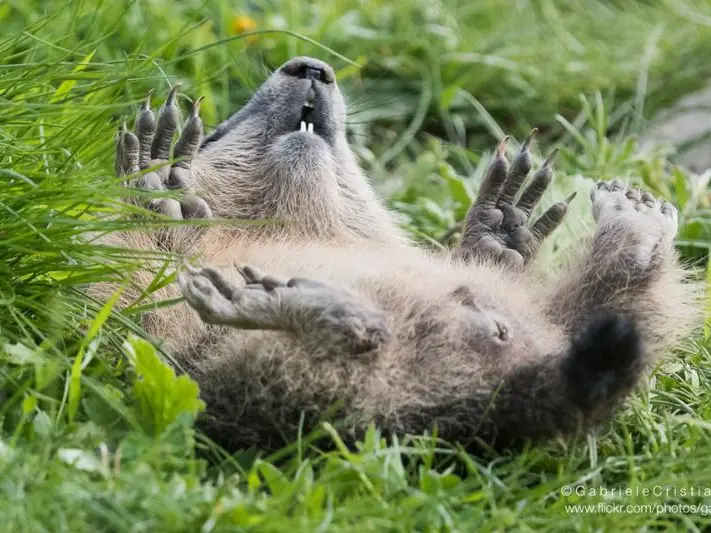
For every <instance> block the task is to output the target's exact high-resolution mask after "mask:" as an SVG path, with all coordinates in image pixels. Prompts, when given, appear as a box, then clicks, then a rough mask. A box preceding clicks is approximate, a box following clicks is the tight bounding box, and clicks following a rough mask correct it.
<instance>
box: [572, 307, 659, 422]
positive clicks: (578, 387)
mask: <svg viewBox="0 0 711 533" xmlns="http://www.w3.org/2000/svg"><path fill="white" fill-rule="evenodd" d="M645 362H646V357H645V353H644V346H643V343H642V338H641V334H640V332H639V329H638V328H637V327H636V325H635V324H634V322H633V321H632V320H631V319H630V318H628V317H626V316H624V315H620V314H617V313H604V314H601V315H598V316H597V317H595V319H593V321H592V322H591V323H590V324H589V325H588V327H587V328H586V329H585V330H584V331H583V333H582V334H581V335H580V336H579V337H578V338H577V339H574V340H573V343H572V346H571V349H570V352H569V353H568V355H567V356H566V357H565V358H564V359H563V365H562V366H563V375H562V377H563V379H564V381H565V382H566V384H567V389H568V395H569V397H570V400H571V401H572V403H573V404H574V405H575V406H576V407H577V408H578V409H580V411H581V412H582V413H583V415H584V417H585V419H586V420H587V421H588V422H590V423H596V422H598V421H600V420H601V419H604V418H606V417H607V416H608V414H610V411H612V409H614V408H615V406H616V405H617V404H618V403H619V402H620V400H622V399H623V397H624V396H626V395H627V394H628V393H629V392H630V391H631V390H632V389H633V388H634V386H635V385H636V384H637V382H638V381H639V379H640V376H641V374H642V372H643V371H644V364H645Z"/></svg>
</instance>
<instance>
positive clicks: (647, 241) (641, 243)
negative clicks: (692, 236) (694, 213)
mask: <svg viewBox="0 0 711 533" xmlns="http://www.w3.org/2000/svg"><path fill="white" fill-rule="evenodd" d="M590 196H591V199H592V207H593V217H594V218H595V221H596V222H597V225H598V239H597V240H596V245H597V246H602V247H604V248H605V250H607V251H609V249H610V247H616V248H619V247H620V246H624V247H625V252H626V254H625V256H626V257H628V258H630V259H632V260H633V261H634V264H631V265H629V267H637V268H642V269H643V270H645V269H647V268H648V267H649V266H650V265H654V264H657V263H658V261H657V260H658V259H659V258H660V257H661V256H663V255H664V254H666V253H668V252H669V251H670V250H672V249H673V246H674V237H675V236H676V233H677V230H678V228H679V219H678V213H677V210H676V208H675V207H674V206H673V205H672V204H670V203H669V202H666V201H661V200H657V199H656V198H655V197H654V196H653V195H652V194H650V193H648V192H642V191H640V190H639V189H636V188H629V187H627V186H625V184H624V183H622V182H621V181H620V180H614V181H599V182H597V184H596V185H595V187H593V189H592V191H591V193H590Z"/></svg>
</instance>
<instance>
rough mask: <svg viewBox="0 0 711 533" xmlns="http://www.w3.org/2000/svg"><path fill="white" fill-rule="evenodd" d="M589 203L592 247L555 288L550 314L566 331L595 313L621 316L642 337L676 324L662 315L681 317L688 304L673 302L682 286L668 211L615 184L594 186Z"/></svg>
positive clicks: (673, 224) (674, 225)
mask: <svg viewBox="0 0 711 533" xmlns="http://www.w3.org/2000/svg"><path fill="white" fill-rule="evenodd" d="M592 203H593V216H594V217H595V220H596V221H597V229H596V232H595V235H594V237H593V243H592V247H591V249H590V252H589V254H588V256H587V257H586V258H585V260H584V262H583V264H582V265H581V266H580V267H579V268H575V269H573V271H572V274H571V276H570V278H568V279H567V280H566V281H565V282H563V283H562V284H561V286H559V288H558V290H557V292H556V294H555V295H554V296H553V298H552V302H551V304H550V305H551V313H552V314H553V315H554V316H557V317H558V319H559V320H560V321H561V322H562V323H563V324H564V325H565V326H567V328H568V329H569V330H570V331H576V330H577V328H578V326H580V325H581V324H582V323H584V322H585V321H586V320H587V319H588V316H589V315H590V314H591V313H595V312H597V311H612V312H618V313H624V314H627V315H628V316H631V317H634V318H636V319H638V321H639V322H640V326H642V327H643V328H644V329H645V330H646V331H648V332H651V331H654V330H657V331H661V330H665V329H666V328H667V327H668V326H667V324H671V323H675V322H678V321H679V320H680V318H677V317H674V316H668V317H666V316H665V315H666V314H669V313H674V312H676V313H677V314H680V315H683V311H684V309H683V305H684V304H689V305H691V302H683V301H677V299H680V298H681V296H680V295H682V294H683V290H684V285H683V284H682V281H681V279H678V274H676V272H675V265H674V261H673V260H674V252H673V248H674V237H675V235H676V232H677V227H678V219H677V211H676V209H675V208H674V206H672V205H671V204H670V203H668V202H663V201H658V200H656V199H655V198H654V197H653V196H652V195H651V194H649V193H646V192H645V193H642V192H641V191H639V190H637V189H630V188H627V187H626V186H625V185H624V184H623V183H622V182H620V181H613V182H599V183H597V185H596V187H595V188H594V189H593V191H592ZM665 299H666V300H667V301H664V300H665ZM667 306H668V307H669V311H666V307H667ZM681 325H682V326H685V325H686V324H683V323H682V324H681Z"/></svg>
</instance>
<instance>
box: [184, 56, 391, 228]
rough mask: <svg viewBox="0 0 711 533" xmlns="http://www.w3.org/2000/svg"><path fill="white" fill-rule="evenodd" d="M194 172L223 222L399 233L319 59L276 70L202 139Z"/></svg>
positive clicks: (333, 83)
mask: <svg viewBox="0 0 711 533" xmlns="http://www.w3.org/2000/svg"><path fill="white" fill-rule="evenodd" d="M193 169H194V171H195V173H196V178H197V181H198V183H197V186H198V188H199V189H200V193H201V194H202V195H203V196H204V197H205V199H206V200H207V201H208V203H209V204H210V206H211V207H212V208H213V212H214V213H215V215H217V216H219V217H240V218H241V217H251V218H276V219H280V220H287V221H291V222H297V223H300V224H299V226H300V227H302V228H307V231H308V233H310V234H314V233H318V234H322V235H341V236H343V235H346V234H350V235H355V236H357V237H360V238H369V239H374V238H375V237H373V235H374V234H375V235H377V234H383V237H382V238H383V239H386V238H388V237H386V235H391V234H392V233H393V232H394V231H395V230H394V228H393V227H392V225H391V221H390V219H389V217H388V216H387V215H386V214H385V212H384V211H383V210H382V206H381V205H380V203H379V201H378V200H377V199H376V198H375V196H374V194H373V190H372V188H371V187H370V185H369V184H368V182H367V180H366V179H365V177H364V176H363V174H362V172H361V170H360V168H359V166H358V164H357V162H356V158H355V156H354V154H353V152H352V151H351V149H350V147H349V145H348V141H347V139H346V105H345V102H344V100H343V96H342V94H341V92H340V90H339V89H338V85H337V84H336V79H335V75H334V72H333V69H332V68H331V67H330V66H328V65H327V64H326V63H324V62H323V61H319V60H318V59H313V58H310V57H295V58H293V59H291V60H289V61H287V62H286V63H284V64H283V65H282V66H281V67H279V69H277V70H276V72H274V73H273V74H272V75H271V76H270V77H269V78H268V79H267V80H266V81H265V82H264V84H263V85H262V86H261V87H260V88H259V90H258V91H257V92H256V93H255V94H254V96H253V97H252V98H251V99H250V101H249V102H248V103H247V104H246V105H245V106H244V107H243V108H242V109H241V110H239V111H238V112H237V113H235V114H234V115H233V116H232V117H231V118H229V119H228V120H226V121H225V122H223V123H222V124H220V125H219V126H218V127H217V129H216V130H215V131H214V132H212V133H211V134H210V135H208V136H207V137H206V138H205V140H204V141H203V143H202V146H201V148H200V151H199V153H198V155H197V156H196V161H195V164H194V166H193ZM398 235H399V233H398ZM397 238H399V236H398V237H397Z"/></svg>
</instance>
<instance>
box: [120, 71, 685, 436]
mask: <svg viewBox="0 0 711 533" xmlns="http://www.w3.org/2000/svg"><path fill="white" fill-rule="evenodd" d="M300 61H301V62H304V61H307V64H310V65H315V66H314V69H316V70H319V69H328V70H321V72H326V74H323V75H325V76H328V73H330V69H329V68H328V67H327V66H325V65H323V64H321V63H318V62H315V60H304V59H302V58H296V59H294V60H292V62H290V63H288V64H287V66H288V65H291V66H292V67H294V65H296V67H294V68H297V67H299V65H300V63H299V62H300ZM308 62H310V63H308ZM288 71H289V69H288V68H286V67H283V68H282V69H281V70H279V71H277V72H276V73H275V74H274V75H273V76H272V78H271V79H270V80H269V81H267V83H266V84H265V85H264V86H263V87H262V89H260V91H259V93H258V94H257V96H255V98H254V99H253V101H252V102H250V104H249V105H248V106H247V107H246V108H245V109H244V110H243V111H242V112H240V113H241V114H238V115H236V116H235V117H233V118H232V119H230V121H227V122H226V123H224V124H223V125H221V126H220V127H219V128H218V130H217V131H216V132H215V133H214V134H213V135H211V136H210V137H208V138H207V140H206V142H205V144H204V145H203V147H202V149H201V151H200V152H198V154H197V155H196V156H195V159H194V161H193V163H192V178H193V180H194V192H195V193H196V194H197V195H199V196H200V197H202V198H204V199H205V200H206V202H207V204H208V205H209V206H210V208H211V209H212V211H213V213H214V214H215V215H216V216H219V217H227V218H248V219H249V218H251V219H264V218H268V219H273V220H276V221H278V222H281V223H279V224H273V225H262V226H248V227H233V226H232V227H230V226H216V227H211V228H209V229H206V230H201V231H195V230H190V231H187V230H177V231H174V232H173V233H172V236H171V240H170V247H171V248H172V249H173V250H175V251H178V252H180V253H193V252H197V253H198V254H199V256H200V262H202V263H206V264H210V265H213V266H216V267H218V268H221V269H222V271H223V274H224V275H225V276H226V277H227V278H229V280H230V281H231V282H233V283H234V285H235V290H238V289H239V287H242V286H243V285H244V283H243V282H242V281H241V278H240V276H239V274H238V272H237V270H236V269H235V268H234V267H233V264H235V263H237V264H240V265H253V266H256V267H259V268H260V269H261V270H262V271H264V272H266V273H268V274H270V275H274V276H279V277H283V278H287V279H288V278H293V277H303V278H310V279H315V280H318V281H320V282H324V283H326V284H328V286H329V287H333V288H334V290H338V291H343V293H344V294H346V293H347V294H350V295H353V298H354V300H353V301H354V302H357V303H358V304H359V305H361V304H362V305H363V306H364V309H365V310H366V311H365V312H367V313H369V312H370V311H367V310H369V309H374V310H378V312H382V313H383V316H384V317H385V321H386V325H384V326H383V327H384V331H385V333H387V338H386V340H384V341H382V342H380V344H379V345H378V346H377V347H376V348H375V349H373V350H370V351H367V352H365V353H348V349H347V348H344V347H343V346H345V345H342V344H341V339H340V338H337V337H335V336H334V335H335V333H334V332H333V331H331V330H330V328H328V327H324V328H321V329H316V330H314V329H309V330H307V329H303V328H302V329H298V328H296V326H295V327H294V328H291V329H290V328H285V329H284V330H280V329H271V330H264V329H238V328H236V327H230V326H224V325H209V324H206V323H205V322H204V321H203V320H201V318H200V316H199V315H198V313H196V312H195V311H194V310H193V309H191V308H190V307H189V306H188V305H187V304H185V303H181V304H177V305H174V306H171V307H168V308H163V309H160V310H157V311H153V312H151V313H150V314H148V315H147V316H146V317H145V319H144V324H145V326H146V328H147V330H148V331H149V332H150V333H151V334H152V335H154V336H156V337H158V338H161V339H163V340H164V343H165V348H166V349H167V350H168V351H169V352H170V353H171V354H173V355H174V356H175V357H176V359H177V360H178V361H179V362H180V364H181V365H182V366H183V367H184V368H186V369H187V371H188V372H189V373H190V374H191V376H192V377H194V378H195V379H196V380H197V381H198V383H199V385H200V388H201V391H202V396H203V398H204V399H205V401H206V402H207V405H208V414H207V416H206V417H205V418H204V420H203V421H202V427H203V428H204V429H205V430H206V431H207V433H208V434H209V435H210V436H211V437H212V438H214V439H216V440H217V441H218V442H220V443H222V444H224V445H225V446H227V447H228V448H230V449H236V448H239V447H245V446H249V445H256V446H259V447H261V448H273V447H277V446H279V445H282V444H284V443H285V442H289V441H290V440H293V439H294V438H295V436H296V433H297V431H298V429H299V424H300V420H301V416H302V414H303V415H304V417H305V418H304V421H305V428H304V429H305V430H307V431H308V430H309V429H312V428H313V427H314V425H315V424H316V422H317V421H318V420H319V418H320V417H321V416H323V415H324V414H325V413H327V412H328V410H329V409H330V408H332V407H335V409H336V411H335V412H334V413H331V417H332V418H333V419H337V420H339V421H340V422H341V423H342V424H343V427H344V433H345V434H348V433H349V432H351V433H352V434H353V435H355V436H357V435H358V434H360V431H361V430H362V428H363V427H364V426H365V425H366V424H367V423H369V422H371V421H375V422H377V423H378V425H379V426H380V427H381V428H382V429H383V430H384V431H386V432H396V433H403V432H410V433H420V432H422V431H425V430H428V429H432V428H433V427H435V426H436V427H438V429H439V433H440V435H441V436H443V437H445V438H447V439H453V440H459V441H462V442H464V443H467V442H470V441H471V440H472V439H474V438H477V437H480V438H483V439H486V440H487V441H489V442H494V441H497V442H503V443H508V442H510V441H518V440H520V439H521V438H528V437H534V438H535V437H550V436H554V435H558V434H567V433H570V432H572V431H575V430H577V429H578V428H580V427H581V426H582V427H585V426H587V425H588V424H591V423H597V422H599V421H600V420H603V419H605V418H607V417H609V416H610V415H611V413H612V411H613V409H614V407H615V406H616V405H618V403H619V401H620V400H621V399H622V398H623V397H624V396H625V395H626V394H627V393H628V392H629V390H630V389H631V388H632V387H633V386H634V384H635V383H637V381H638V379H639V376H640V372H641V371H642V369H643V368H644V367H646V366H648V365H649V364H650V363H653V362H655V361H656V360H657V359H658V358H659V357H660V356H661V355H663V354H664V353H666V352H667V350H668V349H669V348H670V347H671V346H673V345H674V344H675V343H676V342H677V341H678V340H679V339H680V338H682V337H686V336H687V335H688V334H689V332H690V331H691V329H692V328H693V326H695V325H696V324H697V320H698V308H697V305H696V303H695V297H696V294H695V291H696V290H697V289H696V288H695V286H694V285H693V284H690V283H686V282H684V277H685V276H686V273H685V272H684V271H683V270H682V269H680V268H679V266H678V264H677V261H676V258H675V256H674V252H673V250H672V248H671V246H670V245H669V243H668V242H662V241H664V239H667V240H668V236H667V235H666V234H664V235H663V231H662V232H661V233H659V235H657V236H656V237H655V236H654V235H652V237H650V238H652V239H653V240H654V239H656V240H655V243H656V244H655V245H656V248H653V250H652V251H651V252H649V253H648V254H647V255H648V256H649V257H646V256H645V257H646V259H648V260H649V261H648V263H645V264H644V265H641V264H638V263H639V261H638V258H637V256H636V255H635V254H636V252H635V250H637V248H639V246H640V242H639V241H640V239H641V237H643V236H644V235H646V234H647V233H650V234H652V233H654V232H653V231H651V230H650V231H647V230H645V229H641V226H640V227H638V228H636V229H634V231H631V230H630V229H629V228H630V227H631V226H630V224H629V223H627V222H625V221H624V220H623V221H622V222H620V223H616V222H615V221H616V220H618V218H619V217H618V218H615V216H614V215H610V214H608V215H606V216H607V218H604V217H603V218H601V219H600V220H603V219H604V220H606V221H607V222H608V223H607V224H606V225H605V226H604V227H602V229H600V228H598V231H597V232H596V234H595V235H594V236H593V237H592V238H591V240H590V243H589V244H588V245H587V246H586V247H582V249H581V250H579V251H578V252H577V253H576V254H574V255H573V259H572V260H571V264H572V265H574V266H572V267H571V268H570V269H569V270H568V272H569V273H568V274H563V275H561V276H560V277H559V278H558V279H555V280H552V281H551V280H545V281H544V278H543V277H542V276H541V275H540V274H537V273H536V271H535V267H534V266H532V265H527V266H526V267H524V268H522V269H521V268H511V267H510V266H507V264H506V263H505V262H502V261H497V260H496V259H495V258H494V259H492V258H486V257H478V258H473V259H469V260H467V261H465V260H463V259H460V258H459V257H461V255H457V258H453V257H451V256H450V255H449V254H435V253H432V252H428V251H425V250H423V249H420V248H418V247H417V246H415V245H413V244H412V243H410V242H409V241H408V239H407V238H406V237H405V236H404V235H403V234H402V232H401V231H400V230H399V229H398V227H397V225H396V223H395V222H394V220H393V219H392V217H391V216H390V214H389V213H388V212H387V210H386V209H385V208H384V207H383V205H382V204H381V203H380V201H379V200H378V199H377V198H376V196H375V194H374V192H373V190H372V188H371V186H370V185H369V183H368V181H367V179H366V178H365V177H364V175H363V174H362V172H361V171H360V169H359V167H358V165H357V163H356V161H355V158H354V156H353V154H352V152H351V151H350V149H349V148H348V145H347V142H346V139H345V134H344V116H345V107H344V106H343V103H342V100H341V97H340V93H339V92H338V89H337V87H336V85H335V83H333V82H323V81H320V82H318V83H317V82H313V87H317V88H318V92H317V96H318V98H317V102H319V104H320V105H321V108H322V109H325V112H324V114H323V116H321V117H319V122H318V124H320V125H321V126H322V127H323V131H322V132H320V136H319V135H310V136H309V135H306V134H293V133H292V134H289V133H288V132H289V131H291V130H292V129H293V128H294V125H298V116H297V115H298V113H299V112H301V105H302V102H303V101H304V95H305V91H307V90H308V88H309V87H310V86H312V79H311V78H308V77H307V78H306V79H304V78H301V77H299V76H295V75H293V74H287V72H288ZM308 72H312V71H308ZM294 102H296V103H294ZM295 109H296V110H295ZM294 120H295V122H294ZM290 121H291V122H290ZM284 124H287V125H289V124H290V126H289V129H287V130H286V131H282V129H281V128H282V127H283V125H284ZM620 220H621V219H620ZM632 226H634V224H632ZM645 232H646V233H645ZM667 233H668V232H667ZM118 238H119V239H120V242H122V243H123V244H124V245H126V246H129V247H132V248H143V249H151V248H155V247H156V246H157V244H156V237H155V236H153V235H151V234H149V233H148V232H141V233H138V232H135V233H134V232H132V233H126V234H122V235H120V236H118ZM164 239H165V238H164ZM643 259H645V258H643ZM646 259H645V260H646ZM149 280H150V275H149V274H148V273H144V274H140V275H139V276H138V277H137V278H136V279H135V286H136V287H141V286H145V285H146V284H147V283H148V282H149ZM280 290H282V289H278V290H277V291H276V293H274V294H277V296H278V294H282V295H285V294H286V293H285V292H282V293H279V291H280ZM283 290H286V289H283ZM235 294H237V293H235ZM179 295H180V290H179V288H178V287H177V285H171V286H169V287H167V288H165V289H163V290H161V291H159V292H158V293H157V294H156V295H154V298H156V299H163V298H174V297H177V296H179ZM129 299H130V296H129ZM235 301H237V302H238V301H239V300H238V299H237V298H236V299H235ZM235 305H238V304H235ZM602 312H604V313H607V314H608V315H610V316H616V317H623V318H624V320H628V322H624V321H623V322H620V321H619V320H618V321H617V322H614V321H613V322H610V323H609V324H608V323H607V322H604V320H603V319H600V320H602V321H601V322H599V324H598V322H596V320H598V318H596V317H598V316H599V315H600V313H602ZM298 320H299V319H298V318H293V322H294V323H296V324H297V325H298ZM600 324H601V325H600ZM625 324H626V325H627V326H629V328H628V329H625V328H626V327H627V326H626V325H625ZM618 326H619V327H618ZM615 327H617V328H618V330H619V332H618V333H615V335H618V337H615V339H618V338H619V342H616V344H615V345H614V346H611V347H609V350H612V351H614V350H616V349H618V348H619V349H624V350H628V351H630V352H635V354H636V353H637V352H636V351H635V350H638V349H639V354H640V355H639V357H637V356H636V355H631V356H630V364H629V365H627V366H625V365H624V364H622V363H620V365H621V366H620V368H616V367H615V363H614V362H612V363H609V364H610V365H611V366H610V371H611V372H613V374H614V375H613V376H612V378H610V379H612V380H613V382H614V385H606V383H607V381H605V380H604V379H602V378H600V380H599V381H600V383H599V386H598V383H597V382H596V381H595V380H597V379H598V377H599V376H598V374H595V372H598V371H600V372H602V371H603V370H604V371H607V367H605V368H598V367H595V364H597V363H595V362H594V361H595V359H594V358H595V357H596V356H595V355H594V354H593V356H592V359H591V362H590V365H592V366H591V370H590V373H591V375H590V376H589V380H590V381H591V383H592V385H591V387H590V391H591V392H590V395H588V396H586V397H584V398H580V397H578V396H576V395H577V394H578V391H576V390H574V389H577V388H578V387H577V386H576V385H575V383H577V382H575V379H578V378H577V377H571V376H577V375H578V374H576V372H577V373H583V374H584V376H583V377H582V378H580V379H588V374H586V372H588V370H586V369H587V367H586V366H585V365H587V364H588V362H587V360H586V361H583V363H582V364H581V365H580V366H579V367H575V365H577V364H578V363H576V362H575V361H577V360H576V359H574V358H573V355H575V354H578V353H582V352H581V350H582V351H583V352H584V351H585V350H586V349H587V348H586V346H592V348H591V350H592V352H595V350H598V351H599V350H601V349H602V350H606V349H608V348H606V345H604V339H603V340H600V339H596V338H594V337H595V335H598V333H596V332H598V331H602V332H608V333H609V332H610V331H613V330H614V328H615ZM595 328H598V329H595ZM605 328H607V329H605ZM609 328H613V329H609ZM614 331H617V330H614ZM606 334H607V333H606ZM581 335H582V337H581V338H582V339H583V340H580V341H578V340H576V339H578V337H580V336H581ZM585 335H592V336H593V339H592V340H591V339H588V338H587V337H585ZM637 336H638V337H639V341H640V346H639V347H638V346H637V344H636V339H637ZM598 341H599V342H598ZM600 342H602V344H600ZM627 342H628V343H629V347H628V346H627V344H625V343H627ZM576 343H578V344H576ZM586 343H587V344H586ZM591 343H592V344H591ZM628 348H629V349H628ZM586 353H587V352H586ZM571 354H573V355H571ZM575 357H578V355H575ZM601 357H603V363H604V365H607V364H608V362H607V360H606V359H604V357H606V356H605V354H603V356H601ZM566 361H568V362H566ZM571 361H572V362H571ZM603 363H601V364H603ZM566 365H568V366H566ZM571 365H573V366H574V367H575V368H572V369H571V368H569V367H570V366H571ZM604 365H603V366H604ZM598 366H599V365H598ZM592 374H595V375H592ZM605 379H607V378H605ZM582 388H583V389H585V387H582ZM581 390H582V389H581ZM585 390H587V389H585ZM581 394H584V393H581ZM585 394H586V393H585ZM497 439H498V440H497Z"/></svg>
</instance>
